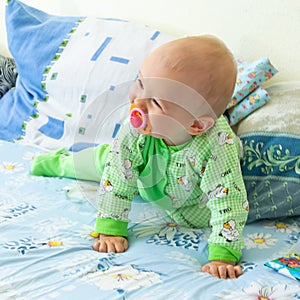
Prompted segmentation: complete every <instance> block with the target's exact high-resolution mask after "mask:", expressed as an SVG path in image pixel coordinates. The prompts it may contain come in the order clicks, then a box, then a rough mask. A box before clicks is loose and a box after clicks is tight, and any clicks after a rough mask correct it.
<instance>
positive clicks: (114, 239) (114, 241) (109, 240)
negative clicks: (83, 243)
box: [93, 234, 128, 253]
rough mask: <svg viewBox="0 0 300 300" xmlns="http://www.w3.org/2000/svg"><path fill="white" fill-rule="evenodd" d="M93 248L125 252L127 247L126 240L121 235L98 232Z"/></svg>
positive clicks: (103, 250) (102, 250)
mask: <svg viewBox="0 0 300 300" xmlns="http://www.w3.org/2000/svg"><path fill="white" fill-rule="evenodd" d="M93 249H94V250H96V251H99V252H106V253H109V252H114V253H120V252H125V251H126V250H127V249H128V241H127V239H125V238H124V237H122V236H114V235H106V234H99V237H98V240H97V242H96V243H95V244H94V245H93Z"/></svg>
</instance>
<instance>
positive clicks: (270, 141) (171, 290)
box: [0, 0, 300, 300]
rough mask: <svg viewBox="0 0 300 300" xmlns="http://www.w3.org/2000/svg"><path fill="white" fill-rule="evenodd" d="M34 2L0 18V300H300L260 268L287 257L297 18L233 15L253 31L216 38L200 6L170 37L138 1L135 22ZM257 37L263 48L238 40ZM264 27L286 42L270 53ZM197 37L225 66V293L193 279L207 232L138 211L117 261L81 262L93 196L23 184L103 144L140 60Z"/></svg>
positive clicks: (80, 187)
mask: <svg viewBox="0 0 300 300" xmlns="http://www.w3.org/2000/svg"><path fill="white" fill-rule="evenodd" d="M41 2H42V1H33V0H32V1H24V2H21V1H18V0H10V1H8V3H7V4H6V5H5V7H4V4H3V5H2V4H1V5H2V6H1V16H3V20H4V19H5V24H6V26H5V27H6V33H4V32H1V36H3V37H4V36H5V35H6V36H7V40H8V41H7V46H5V44H4V43H3V44H1V48H0V49H1V53H0V54H1V55H3V56H5V57H8V56H9V57H10V59H11V58H12V61H11V62H13V63H14V64H15V65H14V64H13V65H12V66H11V67H10V70H11V72H14V73H13V74H15V76H12V77H10V80H11V81H14V82H13V83H12V84H11V86H9V89H7V90H5V92H3V96H2V97H1V98H0V116H1V120H0V178H1V187H0V230H1V235H0V236H1V239H0V270H1V272H0V299H86V298H89V299H141V298H143V299H205V300H206V299H272V300H275V299H278V300H283V299H287V300H288V299H289V300H290V299H300V285H299V281H298V280H297V279H295V278H292V276H289V274H285V276H284V275H283V274H281V273H282V272H281V271H280V272H276V271H275V270H273V269H272V268H270V267H268V266H266V263H268V262H270V261H272V260H274V259H276V258H279V257H284V256H286V255H287V254H289V253H294V252H295V251H299V250H297V249H299V240H300V189H299V184H300V150H299V149H300V148H299V142H300V126H299V125H300V123H299V113H300V106H299V100H300V74H299V66H300V61H299V52H300V49H299V45H300V41H299V32H298V31H299V29H298V28H299V25H300V23H299V22H300V19H299V18H300V6H299V4H297V3H296V2H292V1H290V2H288V3H289V4H288V5H286V6H287V7H283V6H282V4H280V3H281V2H279V1H276V3H277V4H278V7H275V6H276V5H273V4H272V7H271V6H270V4H271V1H266V2H268V5H267V4H262V3H260V2H255V3H253V4H251V5H250V4H249V3H248V4H246V2H245V4H243V3H239V4H238V5H239V6H238V7H235V9H232V16H236V14H237V13H238V12H248V13H249V18H251V17H252V16H253V15H255V16H256V17H255V18H256V19H255V20H256V21H257V23H256V25H255V24H254V25H253V27H251V26H249V27H247V26H246V21H245V23H244V22H241V23H240V26H241V27H242V28H243V30H244V31H243V34H242V33H236V31H235V32H234V33H233V32H229V31H230V30H229V29H230V27H231V26H232V23H230V22H229V21H228V19H227V18H228V16H227V17H226V20H227V21H228V22H227V23H226V25H224V28H223V27H222V28H219V27H218V26H216V25H215V22H214V20H217V19H218V18H219V17H220V16H219V13H218V12H215V11H214V10H213V7H214V6H213V5H214V3H210V4H209V3H206V1H200V2H198V1H189V2H190V3H189V4H190V5H191V6H192V5H194V6H195V8H197V9H198V10H200V9H202V10H204V11H206V14H208V15H209V14H210V16H211V17H209V18H208V17H207V18H206V19H204V20H202V21H199V20H198V19H197V16H196V12H193V11H192V12H190V11H189V12H188V13H187V12H186V11H185V10H184V7H181V8H182V10H181V11H182V16H183V17H185V19H184V21H186V22H182V23H184V24H182V26H181V25H180V24H179V23H180V22H176V24H175V25H174V24H173V23H172V20H173V19H172V18H174V17H175V16H176V12H177V9H175V8H173V7H172V6H170V8H169V9H170V13H169V14H168V17H167V18H166V20H162V15H161V14H164V13H165V12H163V9H162V10H157V9H156V10H155V14H154V13H153V12H154V11H153V10H151V9H150V6H149V11H148V12H147V9H145V8H143V7H141V4H140V3H138V1H133V2H136V3H135V5H137V8H139V9H141V11H143V14H138V12H137V11H136V10H135V11H132V8H131V6H130V5H131V4H129V3H127V6H129V7H127V6H126V7H122V5H121V6H120V7H118V6H117V1H112V2H111V4H110V6H108V5H107V4H106V5H105V2H104V1H101V5H100V6H101V7H100V8H98V7H97V6H98V2H97V3H95V2H93V1H90V2H89V3H88V4H89V5H88V7H87V6H86V5H83V4H82V3H81V4H80V2H79V1H75V0H69V1H64V4H62V2H60V1H43V4H42V3H41ZM25 3H26V4H25ZM99 3H100V1H99ZM166 3H167V4H162V5H171V1H166ZM230 3H231V4H228V5H229V6H230V5H232V6H234V4H237V1H232V2H230ZM272 3H273V2H272ZM156 4H158V3H156ZM132 5H133V4H132ZM255 5H262V6H263V7H260V9H262V10H263V9H264V8H265V9H268V11H267V12H268V18H270V20H265V21H263V20H261V19H260V18H259V15H260V13H257V15H256V14H255V13H253V12H251V11H252V10H254V9H255V7H256V6H255ZM273 6H274V7H273ZM222 7H223V4H220V9H222ZM101 8H102V11H101ZM142 8H143V10H142ZM223 8H224V9H225V8H228V7H223ZM4 9H5V11H6V13H5V16H4ZM275 12H276V14H275V15H274V13H275ZM84 13H85V15H82V14H84ZM152 13H153V16H152ZM202 13H203V12H201V14H202ZM213 13H215V15H214V14H213ZM265 13H266V11H262V12H261V14H263V15H264V14H265ZM190 14H191V15H190ZM264 16H265V15H264ZM143 17H144V19H142V18H143ZM151 17H152V18H151ZM203 17H204V15H203ZM213 18H215V19H213ZM224 18H225V17H224ZM211 19H213V20H211ZM246 19H247V18H246ZM223 20H224V19H223ZM226 20H224V21H226ZM255 20H254V21H255ZM258 20H259V21H258ZM274 20H275V21H276V20H277V21H278V20H281V21H283V20H284V21H285V22H284V24H281V25H280V26H279V25H278V24H276V22H275V23H272V21H274ZM206 21H207V22H206ZM197 22H203V23H205V24H201V23H197ZM269 23H272V26H269ZM168 24H169V26H168ZM263 24H265V29H266V31H267V32H268V30H269V32H268V33H269V38H268V37H264V39H261V38H260V37H259V36H256V34H252V31H253V29H255V30H259V28H260V26H262V25H263ZM196 25H197V26H198V25H203V27H201V28H203V29H202V30H200V32H198V31H197V30H196V29H195V26H196ZM248 25H249V24H248ZM273 25H274V26H273ZM189 26H190V27H189ZM256 26H258V27H256ZM2 27H3V26H2ZM274 27H276V30H277V29H278V30H284V28H289V31H288V36H287V37H284V36H283V37H282V38H283V41H282V44H280V45H279V46H278V48H276V47H275V48H276V49H274V46H272V45H269V46H268V47H267V46H266V44H267V42H268V43H270V44H271V43H272V42H271V41H275V40H276V37H275V34H274V32H273V30H275V29H274ZM277 27H278V28H277ZM280 27H282V28H280ZM3 28H4V27H3ZM162 28H163V29H162ZM1 30H2V29H1ZM247 30H248V31H247ZM203 32H206V33H211V34H216V35H219V36H221V37H222V38H223V39H224V40H225V41H226V42H227V43H228V45H229V46H230V47H231V48H232V51H233V53H234V55H235V56H236V58H237V65H238V79H237V84H236V89H235V93H234V97H233V101H232V102H231V103H230V104H229V105H228V109H227V111H226V116H227V118H228V121H229V122H230V124H231V125H232V126H233V128H234V130H235V131H236V133H237V135H238V136H239V137H240V139H241V141H242V143H243V146H244V152H243V158H242V163H241V167H242V172H243V176H244V181H245V185H246V189H247V193H248V201H249V205H250V211H249V217H248V223H247V225H246V227H245V230H244V232H243V235H244V240H245V248H244V250H243V256H242V259H241V261H240V264H241V266H242V268H243V271H244V274H243V275H242V276H240V277H239V278H237V279H234V280H221V279H217V278H214V277H212V276H210V275H209V274H206V273H203V272H201V271H200V269H201V266H203V265H204V264H205V263H206V262H207V256H208V252H207V239H208V237H209V233H210V230H209V229H198V230H195V229H187V228H182V227H180V226H178V224H176V223H174V222H173V221H172V220H171V219H169V218H168V217H167V216H166V215H165V214H163V212H162V211H160V210H159V209H156V208H154V207H152V206H150V205H149V204H147V203H146V202H144V201H143V200H142V199H140V198H139V197H136V198H135V200H134V205H133V209H132V211H131V212H130V219H131V223H130V225H129V244H130V248H129V249H128V251H126V252H125V253H122V254H114V253H98V252H95V251H93V250H92V244H93V242H94V240H95V238H94V237H93V228H94V224H95V218H96V213H97V187H98V183H97V182H92V181H79V180H72V179H67V178H49V177H37V176H32V175H31V174H30V166H31V162H32V160H33V159H34V157H35V156H36V155H39V154H41V153H45V152H47V151H51V150H54V149H58V148H60V147H66V148H68V149H70V150H72V151H78V150H81V149H83V148H85V147H89V146H93V145H95V144H99V143H107V142H111V141H112V139H113V138H114V136H115V135H116V132H117V130H118V128H119V126H120V124H121V122H122V121H123V120H124V119H125V118H126V114H127V111H128V104H127V98H126V93H127V90H128V88H129V86H130V84H131V83H132V81H133V80H134V79H135V76H136V73H137V70H138V67H139V64H140V63H141V61H142V60H143V58H144V57H145V56H146V55H147V53H149V52H150V51H151V50H153V49H155V48H156V47H157V46H159V45H161V44H162V43H164V42H166V41H169V40H172V39H174V38H176V36H179V35H188V34H196V33H197V34H198V33H203ZM282 32H283V31H282ZM247 36H248V37H249V39H247V40H246V37H247ZM254 38H256V39H257V40H256V43H262V44H261V45H259V47H254V45H253V42H255V41H253V40H252V39H254ZM297 41H298V43H297ZM248 43H249V49H248V50H247V51H246V50H245V48H244V47H246V46H247V45H248ZM291 45H293V48H291ZM7 47H8V48H9V52H8V51H7ZM285 47H287V48H285ZM254 48H255V49H254ZM104 49H106V50H107V51H106V52H105V51H104ZM290 49H291V50H290ZM252 50H253V51H252ZM288 50H289V51H292V52H289V53H290V54H288V55H287V53H288V52H287V51H288ZM75 62H76V63H75ZM277 73H278V74H277ZM1 74H2V73H1ZM16 74H18V75H16ZM0 83H1V84H3V81H1V82H0ZM112 112H114V114H113V113H112ZM116 112H117V113H116ZM297 247H298V248H297ZM298 254H299V253H298ZM296 257H297V256H296ZM298 257H299V256H298ZM298 268H299V266H298Z"/></svg>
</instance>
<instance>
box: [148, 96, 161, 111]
mask: <svg viewBox="0 0 300 300" xmlns="http://www.w3.org/2000/svg"><path fill="white" fill-rule="evenodd" d="M151 100H152V102H153V103H154V104H155V105H156V106H157V107H158V108H160V109H162V107H161V106H160V104H159V103H158V101H157V100H156V99H155V98H152V99H151Z"/></svg>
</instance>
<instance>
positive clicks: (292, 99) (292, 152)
mask: <svg viewBox="0 0 300 300" xmlns="http://www.w3.org/2000/svg"><path fill="white" fill-rule="evenodd" d="M268 92H269V93H270V96H271V101H270V102H268V103H267V104H266V105H265V106H263V107H262V108H260V109H259V110H257V111H255V112H254V113H253V114H251V115H250V116H249V117H247V118H246V119H245V120H243V121H242V122H241V123H240V124H239V127H238V131H237V133H238V135H239V136H240V138H241V140H242V142H243V146H244V157H243V161H242V172H243V178H244V182H245V185H246V190H247V193H248V201H249V207H250V210H249V216H248V222H253V221H255V220H258V219H274V218H282V217H292V216H298V215H300V147H299V145H300V126H299V121H298V120H299V115H300V106H299V101H300V82H298V83H291V84H276V85H273V86H271V87H269V88H268Z"/></svg>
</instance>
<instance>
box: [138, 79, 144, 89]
mask: <svg viewBox="0 0 300 300" xmlns="http://www.w3.org/2000/svg"><path fill="white" fill-rule="evenodd" d="M138 83H139V86H140V87H141V88H142V89H144V85H143V83H142V80H141V79H138Z"/></svg>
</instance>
